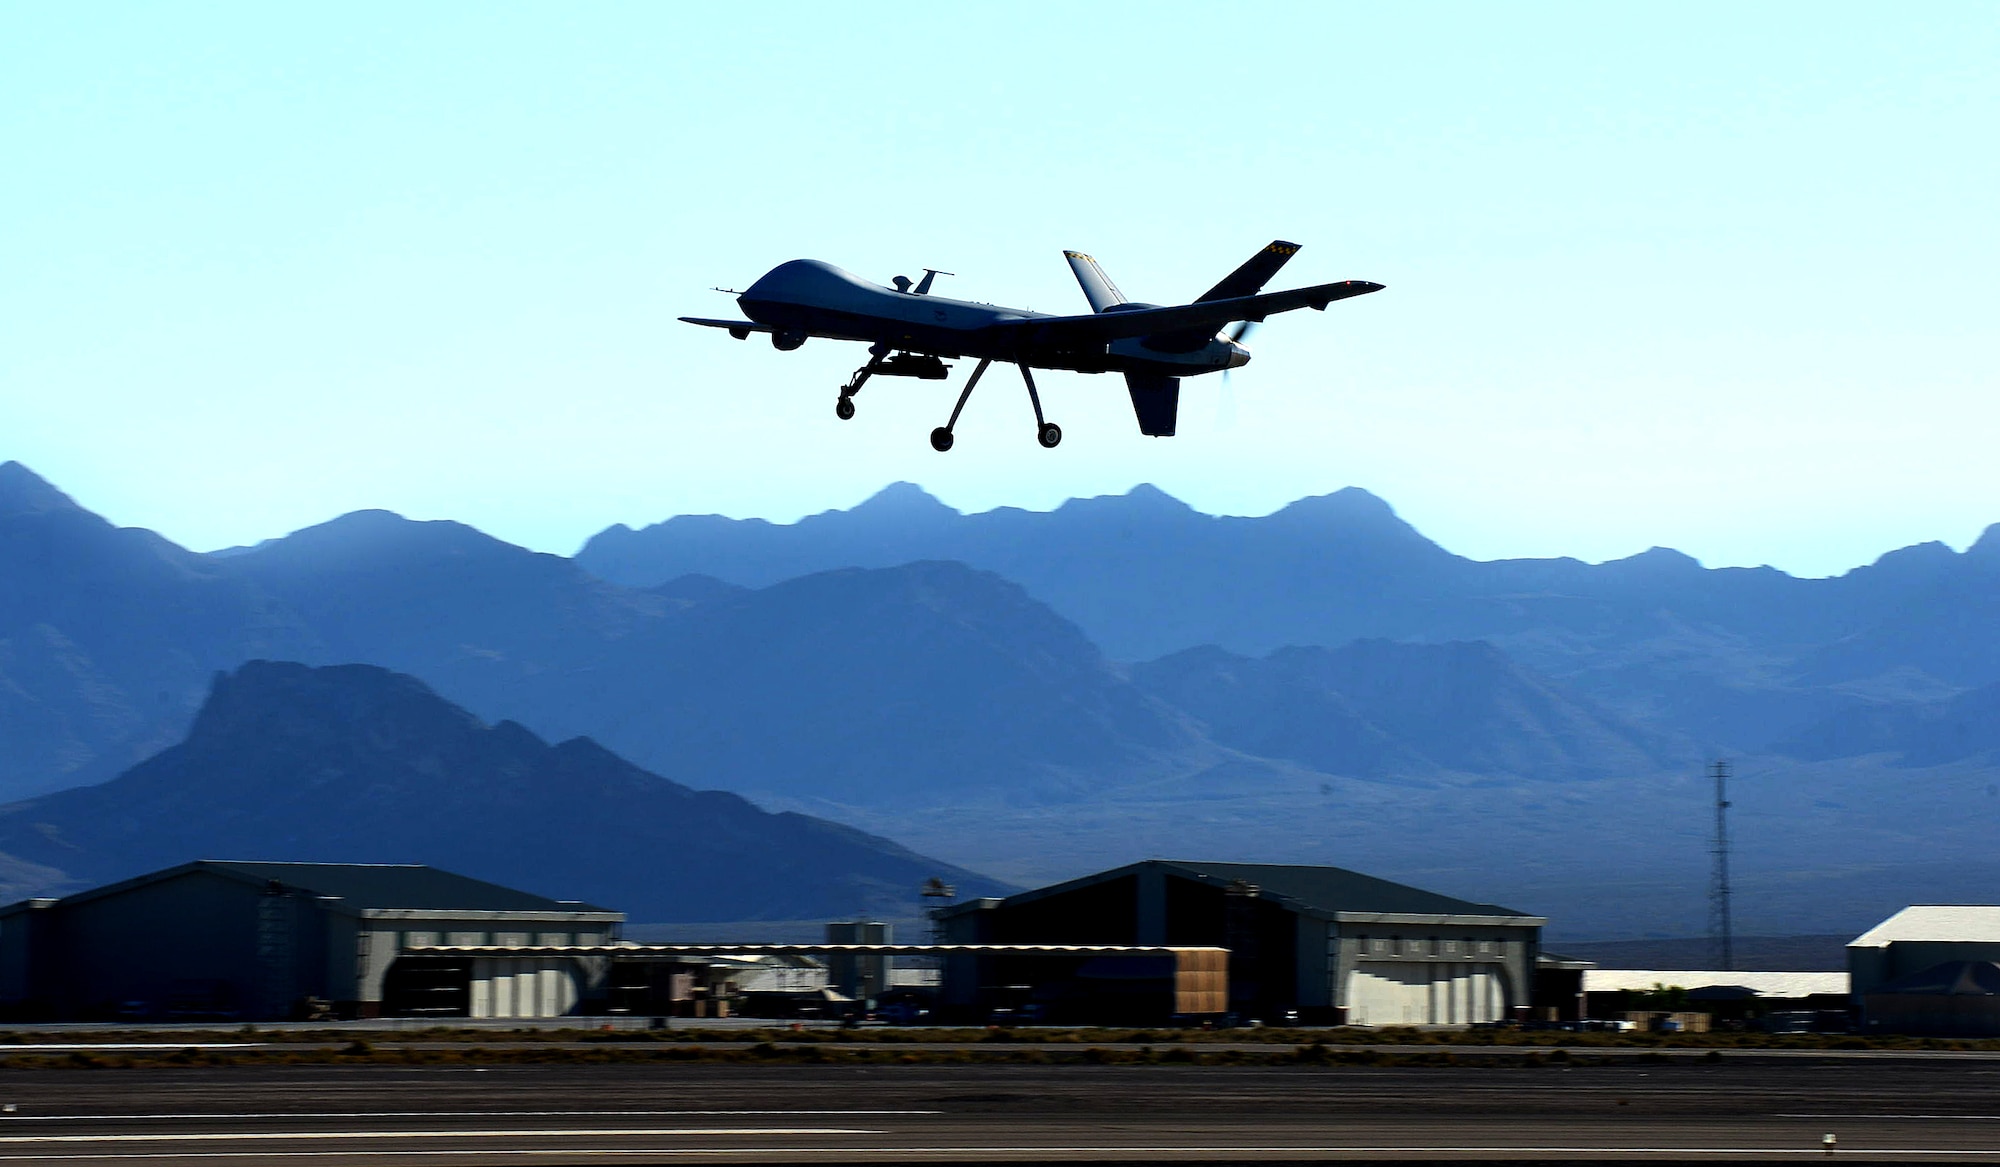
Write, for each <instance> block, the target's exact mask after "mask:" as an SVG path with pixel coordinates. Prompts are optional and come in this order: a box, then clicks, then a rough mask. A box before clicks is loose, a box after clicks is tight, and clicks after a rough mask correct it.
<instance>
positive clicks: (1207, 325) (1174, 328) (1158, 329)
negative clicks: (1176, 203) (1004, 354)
mask: <svg viewBox="0 0 2000 1167" xmlns="http://www.w3.org/2000/svg"><path fill="white" fill-rule="evenodd" d="M1382 287H1383V285H1381V284H1377V283H1372V282H1370V281H1368V280H1345V281H1343V282H1341V283H1337V284H1317V285H1315V286H1313V287H1310V288H1294V289H1292V290H1291V291H1289V292H1271V293H1268V294H1266V295H1261V296H1233V297H1230V298H1229V299H1225V300H1199V301H1196V302H1195V303H1193V304H1181V305H1177V306H1175V307H1171V308H1134V309H1132V310H1130V311H1126V312H1101V313H1095V314H1093V315H1090V316H1042V317H1031V318H1029V319H1026V320H1010V321H1003V322H1001V323H999V324H994V325H990V326H988V327H987V328H986V329H985V330H984V331H985V332H987V333H988V334H989V335H993V336H995V337H1004V338H1007V339H1009V340H1011V341H1013V342H1014V343H1017V344H1022V345H1025V346H1028V347H1033V348H1056V349H1073V348H1082V347H1087V346H1092V345H1099V344H1108V343H1109V342H1111V341H1114V340H1125V339H1128V338H1130V337H1135V336H1161V335H1166V334H1171V333H1178V332H1189V331H1192V330H1197V329H1207V330H1209V331H1210V332H1211V333H1212V332H1215V331H1218V330H1220V329H1221V328H1222V326H1223V325H1225V324H1228V323H1229V322H1230V321H1232V320H1262V319H1264V318H1265V317H1266V316H1272V315H1275V314H1277V313H1279V312H1291V311H1294V310H1296V309H1299V308H1314V309H1318V310H1320V311H1324V310H1325V309H1326V306H1327V305H1328V304H1331V303H1333V302H1334V301H1335V300H1345V299H1348V298H1349V297H1351V296H1365V295H1367V294H1368V293H1370V292H1379V291H1381V290H1382Z"/></svg>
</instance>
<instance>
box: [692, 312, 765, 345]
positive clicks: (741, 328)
mask: <svg viewBox="0 0 2000 1167" xmlns="http://www.w3.org/2000/svg"><path fill="white" fill-rule="evenodd" d="M681 321H682V322H683V323H685V324H699V325H701V326H702V327H703V328H726V329H728V330H729V335H731V336H733V337H735V338H736V339H737V340H746V339H748V338H749V336H750V334H751V333H753V332H776V331H778V330H777V329H775V328H773V327H771V326H770V325H768V324H759V323H757V322H756V321H754V320H710V319H708V318H707V317H705V316H683V317H681Z"/></svg>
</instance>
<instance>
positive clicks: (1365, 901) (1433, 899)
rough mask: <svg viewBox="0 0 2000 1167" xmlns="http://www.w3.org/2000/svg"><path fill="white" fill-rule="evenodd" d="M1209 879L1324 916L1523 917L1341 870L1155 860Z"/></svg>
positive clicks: (1262, 864)
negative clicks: (1250, 886) (1252, 887)
mask: <svg viewBox="0 0 2000 1167" xmlns="http://www.w3.org/2000/svg"><path fill="white" fill-rule="evenodd" d="M1155 862H1160V863H1162V864H1163V865H1165V866H1167V867H1175V868H1179V869H1181V870H1182V871H1187V872H1192V873H1195V874H1197V875H1206V876H1209V877H1211V878H1213V879H1220V880H1224V881H1230V882H1233V881H1235V880H1239V879H1240V880H1243V881H1245V882H1246V883H1254V884H1256V885H1257V886H1258V887H1260V888H1262V889H1264V890H1265V891H1269V892H1276V893H1277V894H1278V895H1281V896H1284V897H1285V898H1287V899H1292V900H1297V901H1298V902H1299V903H1301V904H1303V905H1305V906H1307V907H1312V908H1317V909H1319V910H1320V911H1322V912H1381V913H1384V914H1408V915H1425V916H1526V915H1529V913H1527V912H1517V911H1514V910H1513V909H1512V908H1503V907H1501V906H1500V905H1498V904H1476V903H1473V902H1472V901H1470V900H1461V899H1457V898H1454V897H1452V896H1448V895H1440V894H1438V893H1437V892H1434V891H1425V890H1424V889H1422V888H1420V887H1411V886H1409V885H1408V884H1402V883H1392V882H1390V881H1389V880H1386V879H1378V878H1376V877H1375V876H1373V875H1363V874H1361V873H1360V872H1358V871H1349V870H1347V869H1346V868H1344V867H1308V866H1303V865H1295V864H1288V863H1191V862H1186V861H1183V860H1179V859H1168V860H1156V861H1155Z"/></svg>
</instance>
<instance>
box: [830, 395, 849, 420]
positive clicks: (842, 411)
mask: <svg viewBox="0 0 2000 1167" xmlns="http://www.w3.org/2000/svg"><path fill="white" fill-rule="evenodd" d="M833 415H834V416H835V417H837V418H839V419H840V420H842V421H846V420H847V419H848V418H850V417H853V416H854V398H852V397H849V396H847V395H846V394H845V393H843V394H841V395H840V400H839V401H836V402H834V403H833Z"/></svg>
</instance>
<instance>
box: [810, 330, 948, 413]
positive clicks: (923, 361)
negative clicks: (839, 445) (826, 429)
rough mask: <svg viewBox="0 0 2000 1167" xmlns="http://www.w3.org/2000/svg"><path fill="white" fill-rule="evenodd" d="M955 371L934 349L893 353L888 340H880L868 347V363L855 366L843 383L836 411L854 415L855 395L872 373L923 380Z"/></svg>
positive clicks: (872, 375)
mask: <svg viewBox="0 0 2000 1167" xmlns="http://www.w3.org/2000/svg"><path fill="white" fill-rule="evenodd" d="M950 372H951V367H950V366H949V365H947V364H945V363H944V362H943V361H942V360H939V359H938V358H937V357H935V356H932V355H931V354H930V353H895V354H893V355H892V354H891V353H890V351H889V346H888V345H887V344H877V345H874V346H872V347H871V348H869V350H868V363H867V364H865V365H863V366H861V367H860V368H858V369H856V370H854V375H853V376H852V377H849V378H848V379H847V384H845V385H842V386H841V387H840V398H839V400H837V401H835V402H834V403H833V413H834V416H835V417H838V418H839V419H840V420H842V421H846V420H848V419H849V418H851V417H853V416H854V395H855V394H856V393H859V392H861V387H862V386H863V385H865V384H867V383H868V378H870V377H915V378H916V379H917V380H919V381H942V380H944V379H945V377H946V376H948V375H949V374H950Z"/></svg>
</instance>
